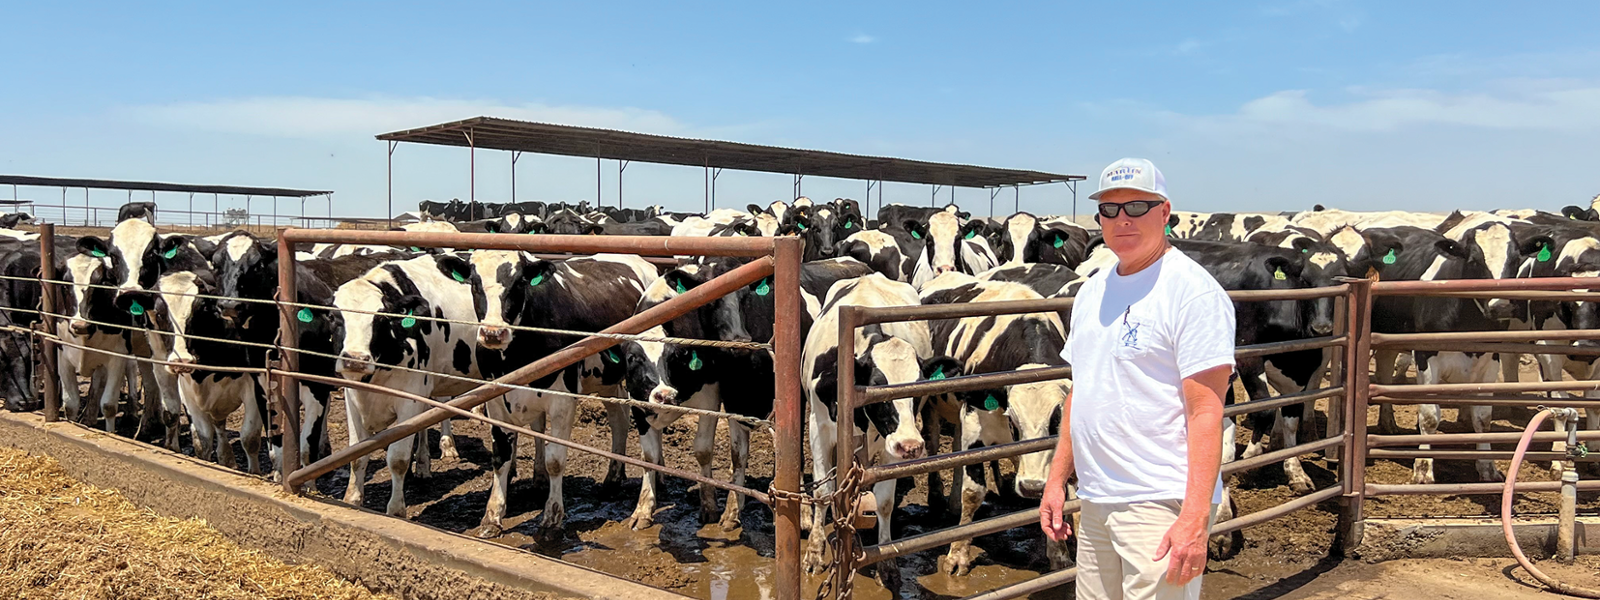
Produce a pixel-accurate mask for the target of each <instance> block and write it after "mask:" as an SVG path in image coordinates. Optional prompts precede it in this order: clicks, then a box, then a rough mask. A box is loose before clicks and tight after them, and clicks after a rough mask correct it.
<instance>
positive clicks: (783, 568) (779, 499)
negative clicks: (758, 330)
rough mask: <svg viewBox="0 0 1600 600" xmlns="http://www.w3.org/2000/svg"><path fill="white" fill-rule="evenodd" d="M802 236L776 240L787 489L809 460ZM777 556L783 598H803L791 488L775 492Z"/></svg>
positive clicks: (778, 476)
mask: <svg viewBox="0 0 1600 600" xmlns="http://www.w3.org/2000/svg"><path fill="white" fill-rule="evenodd" d="M800 244H801V242H800V238H797V237H780V238H778V239H776V240H774V242H773V251H772V254H773V258H774V259H775V261H776V264H775V265H774V266H773V274H772V279H773V282H774V283H775V284H776V286H775V289H776V290H777V297H776V298H774V299H773V302H774V304H775V305H776V309H777V310H776V312H775V313H774V316H773V336H772V350H773V353H774V354H775V357H774V358H775V361H774V363H773V377H775V378H777V381H776V384H777V385H776V386H775V389H776V391H777V393H776V394H775V395H776V398H775V400H776V404H775V405H774V409H775V412H774V414H773V421H774V423H775V428H776V432H775V435H774V436H773V438H774V440H773V441H774V443H775V444H776V446H777V447H776V448H775V449H774V453H775V454H776V460H775V461H774V462H775V464H774V467H775V468H776V471H775V472H774V473H773V482H772V486H773V488H774V489H776V490H779V491H782V492H793V493H799V492H800V470H801V469H802V468H804V466H805V457H804V455H803V452H804V450H803V447H802V444H801V438H802V437H803V436H802V431H804V429H805V424H806V417H805V404H804V402H805V397H804V395H802V394H801V393H800V335H801V333H802V332H801V331H800V311H801V301H800V262H801V261H800V259H801V255H800V254H801V249H800ZM772 500H773V503H772V512H773V516H774V519H773V520H774V521H775V523H774V527H775V534H776V535H775V539H774V542H773V544H774V546H775V548H774V549H773V550H774V555H775V556H774V557H775V558H776V559H777V562H778V565H777V580H778V581H777V584H778V585H777V590H776V594H775V596H776V598H778V600H800V596H801V585H802V583H803V581H804V578H803V577H802V574H801V570H800V530H801V526H802V524H801V523H800V503H799V502H798V501H796V500H795V499H794V498H793V497H792V496H789V495H788V494H773V495H772Z"/></svg>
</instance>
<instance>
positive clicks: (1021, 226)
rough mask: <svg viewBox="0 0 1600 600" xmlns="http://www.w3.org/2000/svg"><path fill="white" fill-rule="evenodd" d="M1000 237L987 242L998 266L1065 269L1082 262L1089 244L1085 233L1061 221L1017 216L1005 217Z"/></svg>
mask: <svg viewBox="0 0 1600 600" xmlns="http://www.w3.org/2000/svg"><path fill="white" fill-rule="evenodd" d="M999 233H1000V235H997V236H995V239H993V240H991V243H990V245H991V246H993V248H994V253H995V257H996V258H997V259H999V260H1000V264H1002V265H1005V266H1016V265H1020V264H1023V263H1052V264H1058V265H1065V266H1067V267H1075V266H1078V263H1081V262H1083V259H1084V250H1085V249H1086V247H1087V246H1088V243H1089V234H1088V231H1086V230H1084V229H1083V228H1082V227H1077V226H1076V225H1071V224H1069V223H1067V222H1065V221H1058V222H1049V223H1047V222H1046V221H1042V220H1040V219H1039V218H1037V217H1034V216H1033V215H1031V214H1028V213H1025V212H1021V213H1017V214H1014V215H1011V216H1010V217H1007V218H1006V220H1005V222H1004V223H1003V224H1002V225H1001V226H1000V228H999Z"/></svg>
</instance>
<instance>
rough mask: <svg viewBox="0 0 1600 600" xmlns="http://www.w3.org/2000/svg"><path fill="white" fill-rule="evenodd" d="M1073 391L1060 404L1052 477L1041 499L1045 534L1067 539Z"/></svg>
mask: <svg viewBox="0 0 1600 600" xmlns="http://www.w3.org/2000/svg"><path fill="white" fill-rule="evenodd" d="M1073 468H1074V465H1073V462H1072V392H1067V399H1066V401H1065V402H1063V403H1062V405H1061V432H1060V435H1059V438H1058V439H1057V440H1056V455H1055V458H1054V459H1053V460H1051V461H1050V477H1049V478H1048V479H1046V480H1045V484H1044V497H1043V498H1042V499H1040V501H1039V527H1040V528H1041V529H1043V530H1044V534H1045V536H1047V537H1049V538H1050V539H1052V540H1055V541H1058V542H1059V541H1064V540H1066V539H1067V537H1068V536H1070V535H1072V520H1071V519H1068V518H1066V515H1064V514H1062V505H1063V504H1065V503H1066V501H1067V479H1068V478H1070V477H1072V472H1073Z"/></svg>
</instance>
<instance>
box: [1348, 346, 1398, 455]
mask: <svg viewBox="0 0 1600 600" xmlns="http://www.w3.org/2000/svg"><path fill="white" fill-rule="evenodd" d="M1399 357H1400V353H1399V352H1396V351H1394V350H1387V349H1382V350H1373V351H1372V362H1373V368H1374V372H1373V378H1374V379H1377V380H1378V383H1379V384H1382V385H1389V384H1392V383H1394V378H1395V372H1394V366H1395V360H1396V359H1398V358H1399ZM1351 366H1352V367H1355V365H1351ZM1378 431H1379V432H1381V433H1389V434H1393V433H1399V432H1400V426H1399V425H1398V424H1396V423H1395V422H1394V405H1393V404H1388V403H1384V404H1380V405H1378Z"/></svg>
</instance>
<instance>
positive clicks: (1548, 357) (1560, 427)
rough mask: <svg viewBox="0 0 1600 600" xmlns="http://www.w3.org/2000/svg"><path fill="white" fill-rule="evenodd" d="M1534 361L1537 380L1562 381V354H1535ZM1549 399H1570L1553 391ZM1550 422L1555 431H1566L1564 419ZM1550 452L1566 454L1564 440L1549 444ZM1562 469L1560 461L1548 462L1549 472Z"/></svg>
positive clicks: (1565, 361)
mask: <svg viewBox="0 0 1600 600" xmlns="http://www.w3.org/2000/svg"><path fill="white" fill-rule="evenodd" d="M1534 359H1535V360H1537V361H1539V378H1540V379H1541V380H1543V381H1561V380H1562V379H1563V378H1562V373H1565V372H1566V366H1567V357H1566V356H1565V355H1562V354H1537V355H1534ZM1550 397H1551V398H1570V397H1571V394H1568V393H1567V392H1564V391H1554V392H1550ZM1550 420H1551V421H1552V422H1553V424H1554V426H1555V430H1556V431H1566V430H1567V420H1566V419H1564V418H1562V417H1559V416H1552V417H1551V419H1550ZM1550 450H1551V451H1554V452H1566V451H1567V442H1566V441H1565V440H1557V441H1554V442H1551V443H1550ZM1564 468H1565V465H1563V464H1562V461H1559V460H1555V461H1550V470H1551V471H1555V472H1557V473H1560V472H1561V471H1562V470H1564Z"/></svg>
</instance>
